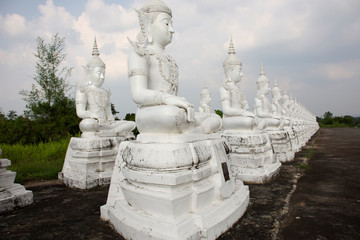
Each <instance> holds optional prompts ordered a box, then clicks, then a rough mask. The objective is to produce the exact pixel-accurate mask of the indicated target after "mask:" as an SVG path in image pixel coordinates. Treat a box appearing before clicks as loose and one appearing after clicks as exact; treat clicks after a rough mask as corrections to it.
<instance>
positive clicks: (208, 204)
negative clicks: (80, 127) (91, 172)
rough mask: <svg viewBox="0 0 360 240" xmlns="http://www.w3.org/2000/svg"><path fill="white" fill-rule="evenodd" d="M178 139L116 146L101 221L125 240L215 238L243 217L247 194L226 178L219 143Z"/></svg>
mask: <svg viewBox="0 0 360 240" xmlns="http://www.w3.org/2000/svg"><path fill="white" fill-rule="evenodd" d="M168 137H169V136H168ZM168 137H167V140H169V138H168ZM155 138H156V136H154V139H155ZM157 139H164V138H157ZM180 139H181V138H177V137H175V138H174V139H173V140H174V141H171V137H170V143H161V142H157V143H150V142H137V141H133V142H122V143H121V145H120V149H119V154H118V156H117V158H116V163H115V168H114V173H113V176H112V179H111V185H110V190H109V195H108V200H107V203H106V205H104V206H102V207H101V218H102V219H104V220H108V221H110V223H111V224H112V225H113V226H114V227H115V229H116V230H117V231H118V232H119V233H120V234H121V235H122V236H123V237H125V238H126V239H216V238H217V237H218V236H220V235H221V234H222V233H223V232H225V231H226V230H227V229H228V228H230V227H231V226H232V225H233V224H234V223H235V222H236V221H237V220H238V219H239V218H240V217H241V216H242V215H243V214H244V212H245V210H246V208H247V206H248V203H249V190H248V187H247V186H244V185H243V183H242V182H241V181H238V182H236V184H235V180H234V179H233V178H232V176H231V174H229V171H228V165H227V162H226V152H225V145H224V141H223V140H221V139H220V138H219V137H213V138H211V137H209V136H208V137H207V140H204V136H203V135H202V136H199V137H198V140H196V138H194V136H192V137H189V138H188V139H191V141H183V142H180Z"/></svg>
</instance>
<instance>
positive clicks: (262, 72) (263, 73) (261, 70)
mask: <svg viewBox="0 0 360 240" xmlns="http://www.w3.org/2000/svg"><path fill="white" fill-rule="evenodd" d="M260 75H265V71H264V64H263V63H261V66H260Z"/></svg>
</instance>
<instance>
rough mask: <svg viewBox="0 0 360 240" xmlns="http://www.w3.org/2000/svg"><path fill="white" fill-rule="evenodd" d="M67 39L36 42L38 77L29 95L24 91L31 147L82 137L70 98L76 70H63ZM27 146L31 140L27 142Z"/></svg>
mask: <svg viewBox="0 0 360 240" xmlns="http://www.w3.org/2000/svg"><path fill="white" fill-rule="evenodd" d="M64 49H65V38H61V37H60V36H59V34H56V35H54V36H53V37H52V38H51V41H50V42H49V43H47V42H45V40H44V39H43V38H41V37H38V38H37V49H36V53H35V54H34V55H35V57H36V58H37V62H36V67H35V75H34V77H33V79H34V80H35V82H36V83H35V84H32V88H31V90H30V91H27V90H21V91H20V94H21V95H23V99H24V100H25V101H26V103H27V104H26V108H27V110H26V111H25V112H24V115H25V118H26V119H28V120H30V121H26V124H28V125H27V130H28V131H30V134H32V135H31V138H28V139H29V140H30V141H31V142H30V143H38V142H48V141H57V140H60V139H61V138H64V137H68V136H69V135H75V134H78V133H79V131H80V130H79V122H80V119H79V118H78V117H77V115H76V108H75V100H74V99H73V98H69V97H67V95H66V94H67V93H68V91H69V90H70V85H69V83H68V81H67V79H68V78H69V77H70V76H71V72H72V69H73V68H71V67H70V68H68V67H64V66H63V63H64V61H65V60H66V53H64ZM26 141H27V143H28V140H26Z"/></svg>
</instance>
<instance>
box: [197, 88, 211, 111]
mask: <svg viewBox="0 0 360 240" xmlns="http://www.w3.org/2000/svg"><path fill="white" fill-rule="evenodd" d="M210 102H211V96H210V91H209V89H208V88H207V86H206V83H204V87H203V90H202V91H201V93H200V106H199V112H201V113H213V110H212V108H211V106H210Z"/></svg>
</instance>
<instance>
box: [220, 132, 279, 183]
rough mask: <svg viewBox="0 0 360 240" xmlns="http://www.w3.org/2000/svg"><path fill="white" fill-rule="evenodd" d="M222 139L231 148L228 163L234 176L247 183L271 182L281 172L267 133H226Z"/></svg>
mask: <svg viewBox="0 0 360 240" xmlns="http://www.w3.org/2000/svg"><path fill="white" fill-rule="evenodd" d="M222 137H223V138H224V139H225V141H226V143H227V144H228V145H229V147H230V153H229V155H228V162H229V164H230V168H231V173H232V175H233V176H234V177H235V178H236V179H239V180H241V181H244V182H245V183H256V184H262V183H266V182H269V181H271V180H272V179H273V178H274V177H275V176H276V175H277V174H278V173H279V171H280V167H281V163H280V162H278V161H276V159H275V157H274V154H273V149H272V146H271V143H270V139H269V136H268V134H267V133H266V132H260V131H256V130H252V131H238V132H236V131H231V132H230V131H224V133H223V134H222Z"/></svg>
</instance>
